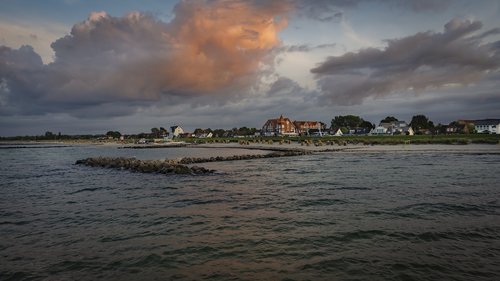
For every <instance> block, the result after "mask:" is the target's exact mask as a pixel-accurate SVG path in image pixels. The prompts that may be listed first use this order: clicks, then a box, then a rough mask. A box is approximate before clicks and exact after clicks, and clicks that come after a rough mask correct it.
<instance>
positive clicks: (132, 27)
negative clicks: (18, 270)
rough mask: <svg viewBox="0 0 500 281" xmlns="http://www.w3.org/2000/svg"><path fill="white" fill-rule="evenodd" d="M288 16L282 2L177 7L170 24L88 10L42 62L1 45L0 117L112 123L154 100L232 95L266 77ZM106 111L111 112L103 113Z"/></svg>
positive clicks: (142, 15)
mask: <svg viewBox="0 0 500 281" xmlns="http://www.w3.org/2000/svg"><path fill="white" fill-rule="evenodd" d="M290 9H291V6H290V5H289V3H288V2H285V1H272V3H267V2H259V1H255V2H247V1H224V0H217V1H201V0H200V1H198V0H191V1H181V2H179V3H178V4H177V5H176V7H175V8H174V13H175V17H174V19H173V20H172V21H171V22H169V23H165V22H162V21H160V20H158V19H157V18H155V17H154V16H153V15H151V14H147V13H139V12H133V13H130V14H128V15H125V16H123V17H113V16H110V15H108V14H106V13H105V12H94V13H92V14H90V16H89V18H88V19H87V20H85V21H83V22H81V23H78V24H75V25H74V26H73V28H72V30H71V33H70V34H69V35H67V36H64V37H62V38H60V39H58V40H56V41H55V42H53V43H52V45H51V47H52V49H53V50H54V52H55V56H54V58H55V59H54V61H53V62H52V63H50V64H47V65H44V64H43V63H42V61H41V59H40V56H39V55H38V54H37V53H36V52H35V51H34V50H33V48H31V47H29V46H23V47H21V48H19V49H12V48H8V47H5V46H4V47H1V49H0V81H1V82H2V83H1V84H2V85H3V86H2V88H1V89H2V90H1V93H0V94H1V99H0V100H2V106H1V107H0V114H3V115H6V114H7V115H8V114H45V113H48V112H69V113H70V114H75V115H78V116H85V114H86V112H88V114H89V117H90V116H108V115H112V116H118V115H123V114H130V113H131V112H134V111H135V110H137V109H138V108H139V107H140V106H144V105H147V104H154V103H155V102H159V101H170V102H176V103H182V102H186V101H187V100H190V99H192V98H193V97H200V96H201V97H212V98H202V100H203V101H206V102H213V100H214V97H215V98H217V97H222V98H224V99H225V98H227V97H228V96H231V97H233V96H237V95H239V94H241V93H243V92H245V91H248V90H249V89H250V88H251V87H252V86H254V85H255V83H257V82H258V81H259V79H260V77H261V75H262V73H264V71H265V70H266V69H267V70H269V69H272V66H273V63H274V57H273V56H274V55H275V54H274V53H273V52H271V51H272V50H273V48H275V47H276V46H278V45H279V44H280V40H279V38H278V33H279V31H280V30H281V29H283V28H284V27H286V25H287V20H286V15H287V13H288V11H289V10H290ZM112 104H117V105H119V106H118V108H119V109H118V110H116V109H115V110H107V108H108V106H107V105H112ZM86 109H88V110H86ZM96 109H97V110H96ZM98 109H102V110H98ZM105 110H106V111H105Z"/></svg>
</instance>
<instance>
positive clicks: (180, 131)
mask: <svg viewBox="0 0 500 281" xmlns="http://www.w3.org/2000/svg"><path fill="white" fill-rule="evenodd" d="M170 129H172V136H173V137H174V138H177V137H179V135H180V134H184V130H183V129H182V128H181V127H180V126H172V127H170Z"/></svg>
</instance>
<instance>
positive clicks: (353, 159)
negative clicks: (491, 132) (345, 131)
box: [0, 145, 500, 280]
mask: <svg viewBox="0 0 500 281" xmlns="http://www.w3.org/2000/svg"><path fill="white" fill-rule="evenodd" d="M429 147H432V146H429ZM450 147H451V146H450ZM491 148H492V150H495V149H496V150H498V147H496V146H491ZM254 153H265V152H256V151H250V152H249V151H247V150H243V149H216V148H213V149H210V148H168V149H151V150H149V149H146V150H132V149H117V148H115V147H105V146H101V147H99V146H65V147H57V146H55V147H54V146H50V147H44V146H43V145H35V146H24V147H8V146H4V147H2V148H0V167H1V168H0V192H1V196H0V280H498V278H499V276H500V183H499V182H500V154H496V153H491V154H490V153H461V152H460V151H456V150H453V151H447V150H446V149H444V150H439V151H433V150H432V149H429V151H427V152H426V150H425V149H423V150H420V151H397V152H394V151H390V150H389V151H380V152H361V151H359V152H325V153H315V154H312V155H305V156H298V157H287V158H267V159H255V160H244V161H231V162H219V163H207V164H200V165H203V166H205V167H207V168H210V169H216V170H217V172H216V173H214V174H211V175H203V176H186V175H162V174H141V173H134V172H129V171H123V170H111V169H101V168H92V167H85V166H79V165H78V166H77V165H74V162H75V161H76V160H77V159H82V158H86V157H91V156H127V157H131V156H134V157H137V158H141V159H165V158H168V159H175V158H179V157H182V156H197V157H210V156H217V155H221V156H229V155H234V154H254Z"/></svg>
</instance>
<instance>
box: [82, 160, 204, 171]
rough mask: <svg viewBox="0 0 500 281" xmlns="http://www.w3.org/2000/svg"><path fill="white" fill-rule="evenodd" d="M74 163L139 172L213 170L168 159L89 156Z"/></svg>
mask: <svg viewBox="0 0 500 281" xmlns="http://www.w3.org/2000/svg"><path fill="white" fill-rule="evenodd" d="M75 164H76V165H85V166H90V167H102V168H111V169H120V170H130V171H134V172H140V173H160V174H191V175H199V174H208V173H211V172H214V171H213V170H208V169H205V168H203V167H198V166H192V167H188V166H186V165H182V164H176V163H172V162H171V161H168V160H166V161H161V160H139V159H136V158H125V157H91V158H86V159H81V160H77V161H76V163H75Z"/></svg>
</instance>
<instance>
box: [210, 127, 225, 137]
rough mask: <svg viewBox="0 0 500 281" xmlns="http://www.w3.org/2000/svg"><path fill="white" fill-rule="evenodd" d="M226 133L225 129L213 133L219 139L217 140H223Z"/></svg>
mask: <svg viewBox="0 0 500 281" xmlns="http://www.w3.org/2000/svg"><path fill="white" fill-rule="evenodd" d="M224 133H226V131H225V130H224V129H215V130H214V131H213V134H214V137H217V138H222V137H223V136H224Z"/></svg>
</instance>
